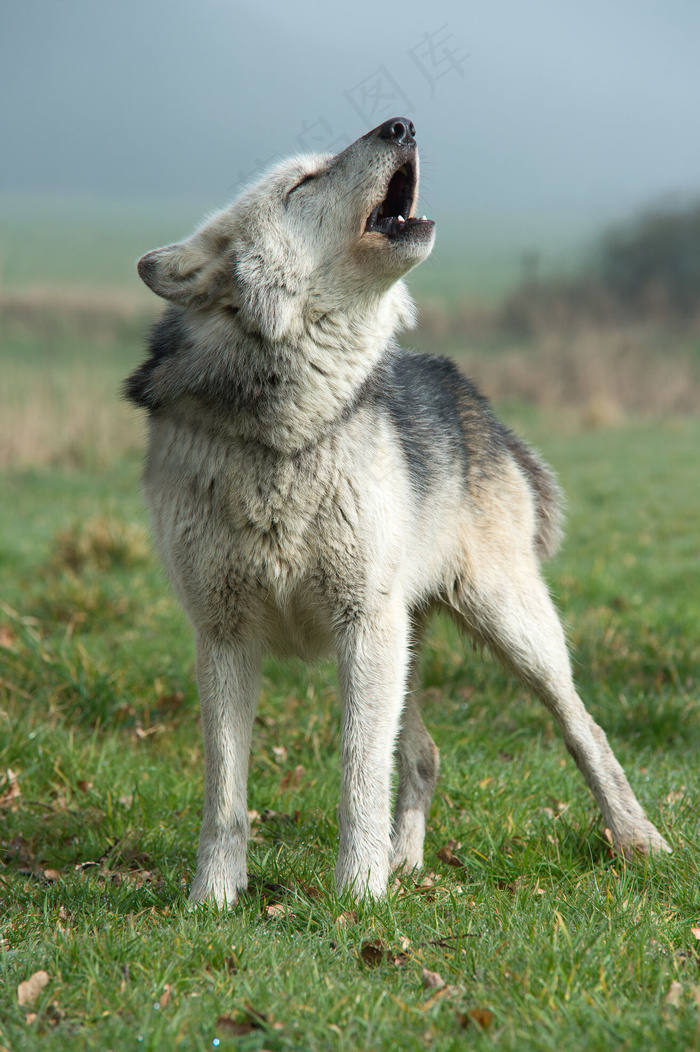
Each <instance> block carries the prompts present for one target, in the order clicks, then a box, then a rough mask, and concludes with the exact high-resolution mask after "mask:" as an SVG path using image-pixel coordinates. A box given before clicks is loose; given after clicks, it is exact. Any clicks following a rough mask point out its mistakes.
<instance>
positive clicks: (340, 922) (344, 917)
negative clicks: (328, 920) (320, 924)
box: [335, 910, 357, 928]
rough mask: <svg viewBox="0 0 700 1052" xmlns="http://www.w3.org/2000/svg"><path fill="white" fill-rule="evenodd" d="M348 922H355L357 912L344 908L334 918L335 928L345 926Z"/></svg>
mask: <svg viewBox="0 0 700 1052" xmlns="http://www.w3.org/2000/svg"><path fill="white" fill-rule="evenodd" d="M348 924H357V914H356V913H355V911H354V910H345V911H344V912H343V913H341V914H340V915H339V916H338V917H336V918H335V926H336V928H346V927H347V926H348Z"/></svg>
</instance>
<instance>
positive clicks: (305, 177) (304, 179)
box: [287, 174, 316, 197]
mask: <svg viewBox="0 0 700 1052" xmlns="http://www.w3.org/2000/svg"><path fill="white" fill-rule="evenodd" d="M315 178H316V176H315V175H313V174H312V175H305V176H304V178H303V179H302V180H301V181H300V182H298V183H297V185H296V186H293V187H292V189H291V190H289V191H288V193H287V197H289V195H290V194H293V193H294V191H295V190H298V189H299V187H300V186H303V185H304V183H308V182H309V181H310V180H311V179H315Z"/></svg>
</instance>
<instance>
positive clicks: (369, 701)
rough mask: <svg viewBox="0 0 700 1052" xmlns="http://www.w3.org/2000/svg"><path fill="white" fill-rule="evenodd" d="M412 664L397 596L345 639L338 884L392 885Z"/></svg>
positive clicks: (366, 890) (372, 889)
mask: <svg viewBox="0 0 700 1052" xmlns="http://www.w3.org/2000/svg"><path fill="white" fill-rule="evenodd" d="M407 669H408V616H407V613H406V611H405V610H404V609H403V608H402V606H401V604H400V603H398V602H394V603H392V604H391V605H390V606H388V607H387V608H386V609H385V610H383V611H382V612H381V613H379V614H373V615H371V616H367V617H365V618H363V619H362V621H361V623H360V624H356V625H353V626H352V627H351V628H349V629H348V631H347V634H346V635H345V636H344V637H343V638H342V639H341V641H340V645H339V652H338V677H339V681H340V693H341V700H342V705H343V723H342V744H341V787H340V805H339V807H338V824H339V827H340V846H339V851H338V864H337V866H336V870H335V877H336V883H337V885H338V888H339V889H343V888H349V889H351V890H352V891H353V892H354V893H355V894H356V895H370V896H372V897H373V898H377V897H379V896H381V895H383V894H384V892H385V891H386V884H387V879H388V876H389V855H390V847H391V815H390V807H389V797H390V791H391V770H392V758H393V751H394V746H395V741H396V735H397V732H398V727H399V720H400V717H401V709H402V707H403V702H404V692H405V689H406V675H407Z"/></svg>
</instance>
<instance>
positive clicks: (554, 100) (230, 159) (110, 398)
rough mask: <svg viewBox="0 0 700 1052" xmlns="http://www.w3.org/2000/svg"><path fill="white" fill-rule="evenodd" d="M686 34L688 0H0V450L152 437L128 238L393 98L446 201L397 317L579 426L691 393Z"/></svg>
mask: <svg viewBox="0 0 700 1052" xmlns="http://www.w3.org/2000/svg"><path fill="white" fill-rule="evenodd" d="M698 40H700V6H698V5H697V3H695V2H694V0H670V2H669V3H667V4H664V5H661V4H658V3H654V2H651V0H616V3H615V4H610V3H608V2H603V0H590V2H588V3H587V4H585V5H583V4H580V3H574V2H572V0H557V2H554V0H532V2H530V3H528V4H520V3H517V2H516V0H492V2H491V3H489V4H485V3H481V4H474V3H466V4H465V3H457V2H436V3H432V4H425V3H417V2H413V0H405V2H404V3H402V4H400V5H398V4H397V5H377V4H376V3H369V2H367V0H355V2H354V3H353V4H352V5H343V7H342V9H336V8H335V7H333V6H332V5H328V4H326V3H321V2H320V0H306V2H304V3H301V4H296V5H286V4H279V3H271V2H269V0H262V2H261V0H256V2H255V3H252V2H251V3H246V2H240V0H198V3H197V4H194V3H191V2H186V0H120V3H119V4H112V5H104V4H97V3H94V0H22V2H21V3H20V2H18V0H8V2H6V3H4V4H3V5H2V8H1V9H0V92H1V95H2V99H3V101H4V105H3V107H2V110H0V141H1V142H2V144H3V149H2V153H1V155H0V354H1V356H2V397H1V398H0V465H1V466H4V467H12V468H14V467H19V468H22V467H28V466H33V465H41V464H44V465H46V464H64V465H77V466H81V465H87V464H93V463H94V464H101V463H104V462H105V461H109V460H112V459H114V458H115V457H119V456H121V455H122V454H124V453H128V452H130V451H134V450H136V449H137V448H138V447H139V445H140V442H141V432H140V426H141V425H140V422H139V421H138V419H137V416H136V415H135V414H133V413H132V411H131V410H130V409H129V408H128V407H127V406H125V405H124V404H122V403H121V402H120V400H119V396H118V390H119V383H120V380H121V378H122V377H123V376H124V375H125V374H126V372H127V371H128V370H129V368H131V366H132V364H133V362H134V361H135V360H136V359H137V358H138V356H139V354H140V353H141V346H142V337H143V332H144V330H145V328H146V327H147V325H148V323H149V321H150V319H151V318H152V317H153V316H154V314H155V313H156V312H157V311H158V310H159V308H160V305H159V303H158V302H157V301H156V300H155V297H153V296H152V294H150V293H149V292H148V291H147V290H146V289H145V288H144V287H142V286H141V285H140V283H139V281H138V278H137V276H136V273H135V268H134V262H135V260H136V259H137V258H138V256H139V255H141V254H142V253H143V252H145V251H147V250H148V249H150V248H153V247H154V246H156V245H159V244H164V243H168V242H171V241H174V240H177V239H178V238H180V237H182V236H184V235H185V234H187V233H188V232H189V231H190V230H191V229H192V227H193V226H194V225H196V224H197V223H198V222H200V221H201V220H202V218H203V217H204V216H205V215H206V214H207V212H208V211H210V210H212V209H215V208H217V207H221V206H223V205H224V204H226V203H227V202H228V201H229V200H231V199H232V198H233V197H235V195H236V193H237V192H238V190H239V189H240V187H241V186H242V185H243V184H244V183H245V182H246V181H247V180H249V179H252V178H254V177H255V176H256V174H258V173H259V172H260V171H262V170H264V168H265V167H266V165H268V164H270V163H272V162H273V161H274V160H275V159H276V158H277V157H280V156H285V155H288V154H289V153H294V152H304V151H315V150H329V151H333V152H335V151H337V150H338V149H341V148H342V147H343V146H344V145H345V144H347V143H349V142H351V141H352V140H353V139H355V138H356V137H357V136H358V135H361V134H362V133H364V132H365V131H366V130H368V129H369V128H371V127H373V126H375V125H377V124H378V123H380V122H381V121H382V120H384V119H386V118H387V117H390V116H397V115H401V116H403V115H406V116H409V117H411V118H412V119H413V121H414V122H415V124H416V127H417V136H418V142H419V146H420V150H421V158H422V188H421V204H420V211H421V212H425V213H426V214H428V215H430V216H431V217H434V218H435V219H436V220H437V224H438V226H437V230H438V234H437V244H436V248H435V251H434V253H433V256H432V257H431V259H430V260H429V261H428V263H427V264H424V265H423V266H422V267H420V268H418V270H416V271H414V272H413V273H412V274H411V275H410V277H409V284H410V285H411V288H412V291H413V292H414V295H415V296H416V298H417V300H418V303H419V306H420V311H421V313H420V323H419V328H418V330H417V331H416V332H415V333H412V334H410V335H409V336H408V337H406V338H405V340H406V342H408V343H410V344H412V345H414V346H416V347H418V348H429V349H432V350H436V351H439V352H442V353H447V354H451V355H453V356H455V357H456V358H458V359H459V360H460V362H461V363H462V364H463V365H464V367H465V369H466V370H467V371H468V372H469V373H470V374H472V375H473V376H475V377H476V378H477V380H479V382H480V383H481V384H482V386H483V387H484V389H485V390H486V392H487V393H488V394H489V395H490V396H492V397H493V398H495V399H496V400H497V401H498V402H499V403H500V404H501V405H502V406H505V407H506V411H507V407H508V406H513V407H519V408H518V411H521V410H523V407H525V406H533V405H534V406H537V407H539V408H540V410H541V411H542V412H544V413H545V414H546V413H549V414H550V416H551V418H552V419H555V420H556V423H557V427H563V428H565V429H569V430H571V429H576V428H600V427H613V426H617V425H618V424H620V423H621V422H624V421H625V420H626V419H628V418H630V417H634V418H638V417H640V416H656V417H658V416H659V415H665V416H668V415H670V414H676V415H677V414H689V413H695V412H697V409H698V407H699V406H700V368H699V366H700V350H699V348H700V203H699V202H700V136H698V134H697V113H698V102H699V100H700V63H698V60H697V45H698Z"/></svg>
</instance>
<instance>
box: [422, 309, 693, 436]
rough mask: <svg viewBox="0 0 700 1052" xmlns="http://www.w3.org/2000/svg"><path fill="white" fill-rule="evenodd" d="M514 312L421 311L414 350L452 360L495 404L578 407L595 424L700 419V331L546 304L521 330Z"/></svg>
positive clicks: (583, 416) (588, 423)
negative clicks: (629, 418)
mask: <svg viewBox="0 0 700 1052" xmlns="http://www.w3.org/2000/svg"><path fill="white" fill-rule="evenodd" d="M510 308H511V304H510V303H506V304H505V305H498V304H497V305H492V306H489V305H482V304H473V305H470V304H462V305H461V306H459V307H458V308H456V309H454V310H452V311H446V310H444V308H442V309H441V308H440V306H439V305H436V304H434V303H430V304H427V305H426V306H425V307H423V308H422V309H421V314H420V323H419V328H418V331H417V334H416V341H415V342H416V344H417V346H419V347H421V348H430V349H434V350H438V351H440V350H442V351H443V352H444V351H447V352H449V353H450V354H451V355H452V356H454V357H455V358H456V359H457V360H458V361H459V363H460V365H461V367H462V368H463V370H464V371H465V372H466V373H467V374H468V375H469V376H471V377H473V378H474V379H475V380H476V381H477V382H478V383H479V384H480V385H481V387H482V388H483V389H484V391H485V392H486V393H487V394H488V395H489V397H491V398H492V399H494V400H496V401H506V400H507V401H523V402H528V403H531V404H534V405H540V406H545V407H548V408H553V407H555V408H573V409H576V410H577V411H579V413H580V416H581V420H582V422H583V423H584V425H587V426H610V425H613V424H615V423H617V422H618V421H619V420H621V419H622V418H623V417H624V416H625V415H627V414H632V415H654V416H664V415H671V414H693V413H697V412H699V411H700V353H699V351H700V331H698V330H697V329H696V328H695V327H690V328H689V327H684V328H679V327H677V326H676V327H674V326H673V325H670V324H668V325H661V324H654V323H647V324H639V323H634V322H630V321H625V320H623V319H620V318H619V317H614V318H613V317H607V318H606V317H604V316H602V315H601V314H600V313H598V312H596V311H595V310H593V311H592V313H591V314H590V315H587V314H586V313H585V312H581V311H578V312H566V311H565V310H564V309H563V307H562V305H561V303H558V302H557V303H555V304H554V306H553V308H552V310H551V312H550V313H549V314H548V313H547V312H546V311H545V310H544V309H542V307H541V304H540V306H539V308H538V311H537V313H536V323H534V322H533V324H532V326H531V327H529V328H528V329H527V331H526V332H525V333H523V332H517V331H516V332H514V331H513V328H512V325H511V321H512V317H511V309H510Z"/></svg>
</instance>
